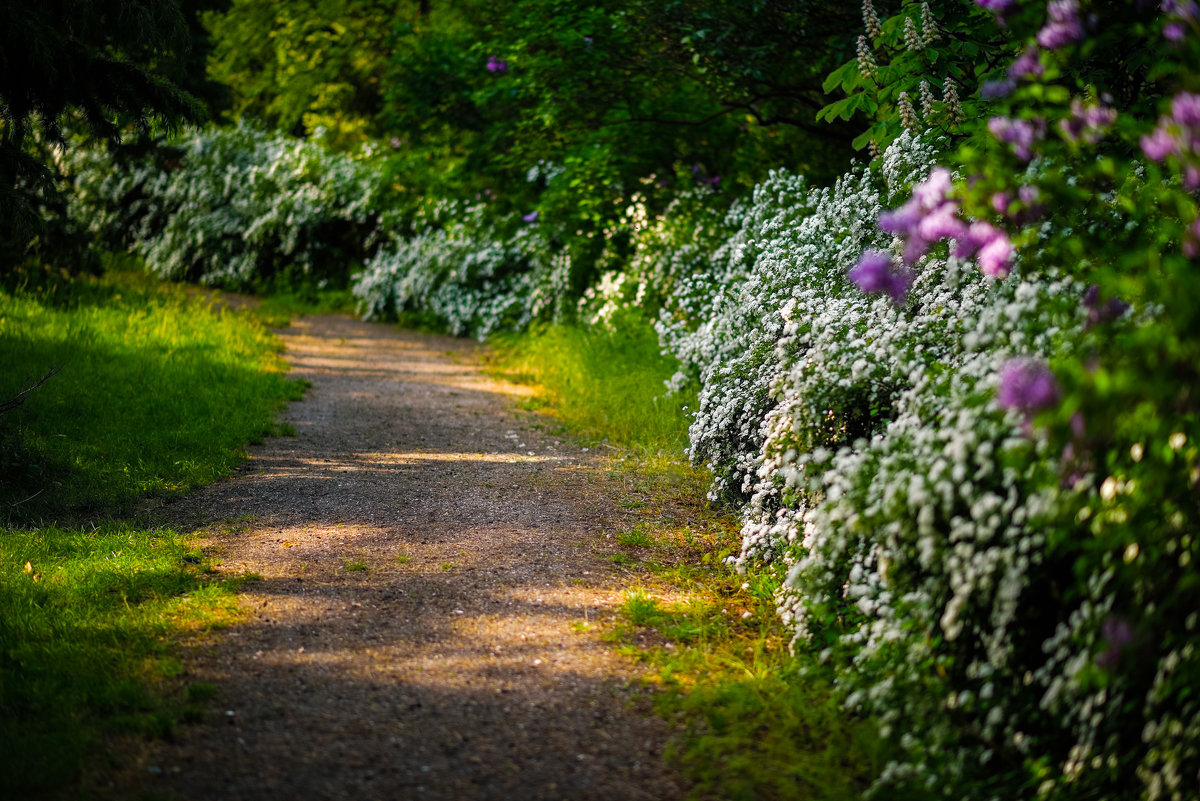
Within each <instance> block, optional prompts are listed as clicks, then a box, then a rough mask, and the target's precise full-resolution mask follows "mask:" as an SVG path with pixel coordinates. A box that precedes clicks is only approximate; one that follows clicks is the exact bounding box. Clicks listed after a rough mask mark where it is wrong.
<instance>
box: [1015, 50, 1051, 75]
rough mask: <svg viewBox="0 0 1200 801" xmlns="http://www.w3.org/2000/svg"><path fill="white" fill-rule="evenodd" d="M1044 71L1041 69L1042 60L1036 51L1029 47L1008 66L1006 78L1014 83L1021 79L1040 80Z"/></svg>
mask: <svg viewBox="0 0 1200 801" xmlns="http://www.w3.org/2000/svg"><path fill="white" fill-rule="evenodd" d="M1045 71H1046V70H1045V68H1044V67H1042V60H1041V58H1040V54H1039V51H1038V49H1037V48H1036V47H1034V46H1033V45H1030V46H1029V47H1027V48H1025V52H1023V53H1021V55H1020V56H1018V57H1017V60H1016V61H1014V62H1013V63H1012V64H1011V65H1010V66H1009V68H1008V77H1009V78H1012V79H1013V80H1014V81H1019V80H1021V79H1022V78H1040V77H1042V74H1043V73H1045Z"/></svg>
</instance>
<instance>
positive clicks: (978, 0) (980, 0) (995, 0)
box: [975, 0, 1017, 19]
mask: <svg viewBox="0 0 1200 801" xmlns="http://www.w3.org/2000/svg"><path fill="white" fill-rule="evenodd" d="M1016 4H1017V0H975V5H977V6H979V7H980V8H986V9H987V10H988V11H991V12H992V13H993V14H995V15H996V16H997V17H1000V18H1001V19H1003V18H1004V15H1005V14H1007V13H1008V12H1010V11H1012V9H1013V6H1015V5H1016Z"/></svg>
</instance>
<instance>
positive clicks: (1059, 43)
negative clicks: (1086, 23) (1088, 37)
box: [1037, 0, 1083, 50]
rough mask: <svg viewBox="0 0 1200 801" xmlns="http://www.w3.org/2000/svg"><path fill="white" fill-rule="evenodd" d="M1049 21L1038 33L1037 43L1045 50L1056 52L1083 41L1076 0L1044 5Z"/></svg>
mask: <svg viewBox="0 0 1200 801" xmlns="http://www.w3.org/2000/svg"><path fill="white" fill-rule="evenodd" d="M1046 15H1047V16H1048V17H1049V20H1048V21H1047V22H1046V24H1045V26H1043V28H1042V29H1041V30H1040V31H1038V34H1037V42H1038V44H1040V45H1041V46H1042V47H1044V48H1046V49H1047V50H1058V49H1059V48H1060V47H1066V46H1067V45H1069V44H1072V43H1074V42H1078V41H1080V40H1081V39H1083V21H1082V20H1080V19H1079V3H1078V2H1077V0H1050V2H1049V3H1047V4H1046Z"/></svg>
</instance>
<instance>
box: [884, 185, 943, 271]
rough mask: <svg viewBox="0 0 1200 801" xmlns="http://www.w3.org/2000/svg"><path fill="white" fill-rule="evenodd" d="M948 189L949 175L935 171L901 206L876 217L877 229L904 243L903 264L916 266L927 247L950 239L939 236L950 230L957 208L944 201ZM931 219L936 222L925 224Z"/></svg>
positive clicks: (917, 186)
mask: <svg viewBox="0 0 1200 801" xmlns="http://www.w3.org/2000/svg"><path fill="white" fill-rule="evenodd" d="M952 185H953V184H952V181H951V179H950V171H949V170H947V169H946V168H945V167H936V168H935V169H934V170H933V172H931V173H930V174H929V177H928V178H926V179H925V180H924V181H922V182H921V183H919V184H917V185H916V186H914V187H913V194H912V197H911V198H909V199H908V200H907V201H905V203H904V204H903V205H901V206H899V207H898V208H895V209H892V210H891V211H886V212H884V213H883V214H881V215H879V227H880V229H882V230H884V231H886V232H887V233H889V234H894V235H896V236H899V237H903V238H904V239H905V240H906V242H905V248H904V261H905V263H906V264H912V263H914V262H916V261H917V260H918V259H920V258H921V257H922V256H924V255H925V251H927V250H928V249H929V246H930V245H931V244H933V243H934V242H936V241H937V240H938V239H941V238H943V236H948V235H950V234H941V233H939V232H941V231H944V230H950V229H952V228H953V227H954V222H953V221H952V218H953V216H954V215H955V214H956V213H957V212H958V204H957V203H954V202H953V201H951V200H949V199H948V198H947V195H949V194H950V189H951V188H952ZM934 215H936V220H934V221H931V222H926V221H927V220H929V218H930V217H931V216H934Z"/></svg>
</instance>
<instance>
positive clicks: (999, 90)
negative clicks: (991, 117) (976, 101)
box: [979, 78, 1017, 100]
mask: <svg viewBox="0 0 1200 801" xmlns="http://www.w3.org/2000/svg"><path fill="white" fill-rule="evenodd" d="M1015 91H1017V82H1016V81H1014V80H1013V79H1012V78H1005V79H1004V80H1002V81H984V82H983V85H982V86H980V87H979V96H980V97H982V98H983V99H985V100H995V99H997V98H1001V97H1008V96H1009V95H1011V94H1012V93H1013V92H1015Z"/></svg>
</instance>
